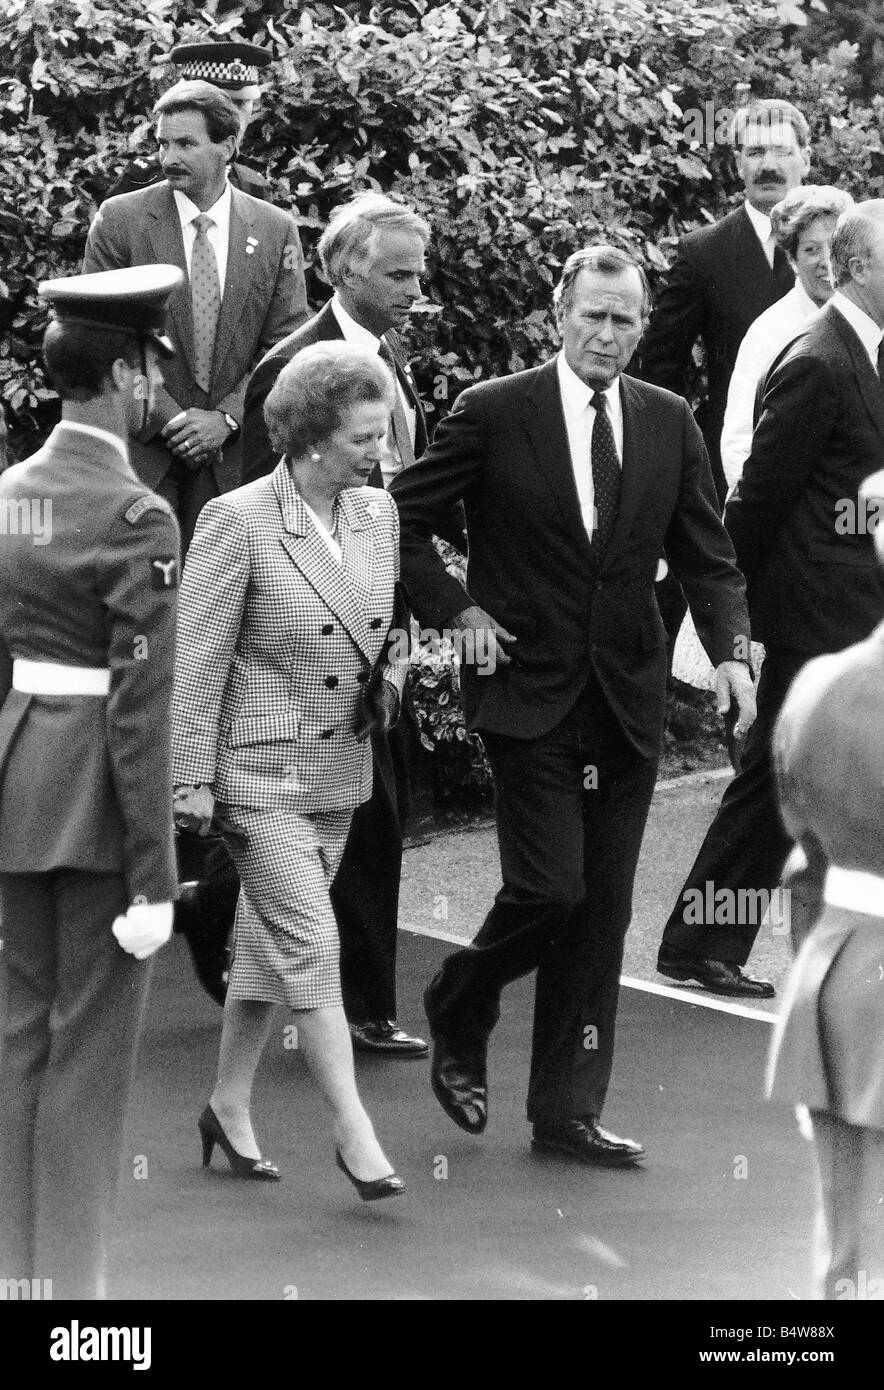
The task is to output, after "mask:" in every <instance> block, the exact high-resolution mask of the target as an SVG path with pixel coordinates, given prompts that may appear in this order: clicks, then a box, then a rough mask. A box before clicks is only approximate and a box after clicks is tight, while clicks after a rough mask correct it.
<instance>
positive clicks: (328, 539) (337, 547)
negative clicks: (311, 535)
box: [301, 497, 344, 565]
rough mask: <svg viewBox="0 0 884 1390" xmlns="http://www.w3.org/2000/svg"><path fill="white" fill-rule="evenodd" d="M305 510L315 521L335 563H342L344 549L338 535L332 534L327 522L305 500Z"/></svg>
mask: <svg viewBox="0 0 884 1390" xmlns="http://www.w3.org/2000/svg"><path fill="white" fill-rule="evenodd" d="M301 501H302V502H304V498H303V497H302V498H301ZM304 510H305V512H306V513H307V515H308V516H309V518H310V520H311V521H312V522H313V525H314V526H315V528H316V530H317V532H318V534H319V538H320V540H322V541H324V542H325V544H326V546H327V547H328V552H329V554H330V555H331V557H332V559H333V560H334V562H335V564H336V565H340V564H342V563H343V559H344V555H343V551H342V550H341V542H340V541H339V540H338V538H337V536H335V535H333V534H332V532H331V531H330V530H329V529H328V527H327V526H326V525H325V522H323V521H320V520H319V517H318V516H317V515H316V513H315V512H314V510H313V508H312V507H311V506H310V503H309V502H304Z"/></svg>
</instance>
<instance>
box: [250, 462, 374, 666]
mask: <svg viewBox="0 0 884 1390" xmlns="http://www.w3.org/2000/svg"><path fill="white" fill-rule="evenodd" d="M273 488H274V491H275V493H276V497H277V501H278V502H279V508H280V511H281V512H282V520H283V526H284V531H283V535H282V543H283V545H284V546H285V549H286V550H287V551H288V553H289V555H290V556H291V558H292V560H293V561H294V563H295V564H296V565H297V567H298V569H299V570H300V572H301V574H303V576H304V578H305V579H306V580H307V582H308V584H310V585H311V586H312V588H314V589H315V590H316V592H317V594H318V595H319V597H320V598H321V599H322V600H323V602H324V603H326V604H327V605H328V607H329V608H330V609H331V610H332V612H333V613H335V614H336V615H337V616H338V618H340V620H341V622H342V623H343V625H344V627H345V628H346V629H347V631H348V632H349V634H350V636H351V637H352V638H353V640H354V642H355V643H356V645H357V646H358V647H359V648H360V650H361V651H362V652H363V654H364V655H365V657H366V658H367V659H368V660H369V661H370V660H371V659H372V638H371V630H370V628H369V626H368V620H367V618H366V615H365V613H364V612H363V611H362V609H361V608H360V607H359V604H358V603H357V602H356V600H355V598H354V595H353V592H352V585H351V581H350V580H349V579H348V576H347V569H348V567H351V568H352V570H353V571H355V573H356V574H357V576H358V578H359V580H360V581H361V580H362V578H363V576H367V579H366V582H367V583H368V584H369V585H370V583H371V575H372V560H371V555H370V549H371V545H370V537H368V536H367V535H366V536H362V537H360V536H358V535H357V534H355V533H357V532H358V531H360V530H361V529H362V528H363V527H364V525H365V522H364V520H363V519H362V518H361V517H360V515H359V514H358V512H357V510H356V509H355V508H353V507H350V506H348V499H345V500H344V501H343V502H342V503H341V530H342V535H341V551H342V555H343V563H342V564H340V565H338V564H336V563H335V561H334V560H333V559H332V557H331V555H330V554H329V550H328V546H327V545H326V544H325V542H324V541H323V540H322V538H321V537H320V536H319V535H317V532H316V528H315V526H314V525H313V523H312V521H311V520H310V517H309V514H308V512H307V509H306V507H305V506H304V503H303V501H302V499H301V496H300V493H299V492H298V489H297V488H296V487H295V485H294V483H293V481H292V478H291V474H290V473H289V469H288V464H287V463H286V461H285V460H283V461H282V462H281V463H279V464H277V466H276V470H275V472H274V474H273ZM348 559H349V566H348Z"/></svg>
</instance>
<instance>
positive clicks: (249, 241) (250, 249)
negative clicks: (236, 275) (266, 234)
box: [246, 236, 258, 256]
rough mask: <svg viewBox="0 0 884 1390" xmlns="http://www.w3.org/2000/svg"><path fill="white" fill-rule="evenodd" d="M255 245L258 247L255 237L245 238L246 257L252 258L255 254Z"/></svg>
mask: <svg viewBox="0 0 884 1390" xmlns="http://www.w3.org/2000/svg"><path fill="white" fill-rule="evenodd" d="M257 245H258V242H257V238H256V237H253V236H247V237H246V255H247V256H253V255H254V254H255V247H256V246H257Z"/></svg>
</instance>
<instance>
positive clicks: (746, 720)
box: [715, 661, 755, 738]
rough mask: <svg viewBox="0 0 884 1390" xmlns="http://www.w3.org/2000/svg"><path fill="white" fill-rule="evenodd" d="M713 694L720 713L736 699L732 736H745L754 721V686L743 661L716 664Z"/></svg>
mask: <svg viewBox="0 0 884 1390" xmlns="http://www.w3.org/2000/svg"><path fill="white" fill-rule="evenodd" d="M715 696H716V699H717V701H718V713H719V714H721V715H725V714H727V712H728V710H729V709H730V708H731V706H732V704H733V701H734V700H736V702H737V720H736V723H735V724H734V738H745V737H746V735H747V734H748V732H749V730H750V729H751V728H752V725H753V724H754V723H755V687H754V685H753V684H752V676H751V675H750V672H749V667H748V666H747V665H746V663H745V661H722V663H721V665H720V666H716V668H715Z"/></svg>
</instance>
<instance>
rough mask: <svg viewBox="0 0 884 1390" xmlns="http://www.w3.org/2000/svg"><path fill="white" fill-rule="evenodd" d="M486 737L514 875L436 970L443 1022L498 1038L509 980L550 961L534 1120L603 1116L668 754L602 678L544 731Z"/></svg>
mask: <svg viewBox="0 0 884 1390" xmlns="http://www.w3.org/2000/svg"><path fill="white" fill-rule="evenodd" d="M482 737H483V740H484V743H485V747H486V750H487V753H488V759H489V762H490V764H491V770H492V772H493V774H494V786H495V807H496V815H497V836H498V844H499V849H500V862H501V872H502V877H503V887H502V888H501V890H500V892H499V893H498V895H497V898H496V899H495V903H494V906H493V907H492V909H491V912H490V913H489V915H488V917H487V918H486V919H485V922H484V924H483V926H482V927H481V929H480V930H479V932H478V934H477V936H476V937H475V939H474V940H473V942H472V943H471V944H470V945H469V946H468V947H465V948H463V949H462V950H458V951H455V952H454V953H453V954H452V955H451V956H449V957H448V959H447V960H446V961H445V964H444V965H443V967H442V970H441V971H440V973H439V975H437V976H436V979H435V980H434V981H433V985H432V987H431V989H432V1012H433V1028H434V1032H442V1033H443V1034H445V1035H446V1036H448V1037H449V1038H450V1039H451V1040H452V1042H453V1044H454V1046H455V1047H464V1048H466V1049H470V1048H471V1047H473V1046H475V1045H482V1044H484V1041H485V1040H486V1039H487V1037H488V1034H489V1033H490V1032H491V1029H492V1028H493V1027H494V1024H495V1022H496V1021H497V1017H498V1014H499V1006H500V994H501V990H502V989H503V986H504V985H506V984H507V983H509V981H511V980H515V979H517V978H518V977H519V976H520V975H525V974H527V973H528V972H529V971H531V970H534V969H535V968H536V969H537V983H536V993H535V1008H534V1034H533V1043H532V1062H531V1079H530V1084H529V1091H528V1119H529V1120H530V1121H532V1122H534V1123H537V1122H548V1121H556V1120H560V1119H563V1118H566V1117H572V1116H576V1115H588V1114H593V1115H598V1114H600V1113H601V1111H602V1108H603V1105H604V1100H605V1093H606V1091H607V1087H608V1081H609V1079H610V1075H611V1066H612V1060H613V1052H614V1027H615V1020H616V1013H617V999H618V993H619V984H620V966H621V961H622V957H623V940H624V936H625V933H626V928H627V926H628V925H629V919H630V916H631V912H632V887H633V880H634V877H635V869H636V864H637V862H638V855H639V850H640V848H641V841H642V835H643V833H644V828H645V823H646V821H647V816H648V811H649V809H650V804H651V796H652V794H653V790H654V781H655V778H656V772H657V764H656V760H647V759H643V758H641V757H640V756H639V755H638V754H637V753H636V751H635V749H634V748H633V747H632V745H631V744H630V743H629V742H628V740H627V739H626V738H625V736H624V734H623V732H622V730H621V728H620V725H619V723H618V721H617V720H616V718H615V717H614V715H613V713H612V712H611V710H610V708H609V707H608V705H607V702H606V701H605V698H604V695H603V694H602V692H601V690H600V688H599V686H598V684H597V682H596V680H595V678H594V677H593V678H591V679H590V680H589V682H588V683H587V685H586V687H585V688H584V690H583V692H582V694H581V696H580V698H579V699H578V701H577V703H576V704H575V705H574V707H573V708H572V709H571V711H570V712H569V714H568V715H566V717H565V718H564V719H563V720H561V722H560V723H559V724H558V725H557V726H556V727H555V728H554V729H552V730H551V731H550V732H549V733H548V734H545V735H543V736H542V737H541V738H537V739H531V740H521V739H514V738H509V737H506V736H503V735H500V734H492V733H487V732H485V733H483V734H482Z"/></svg>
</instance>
